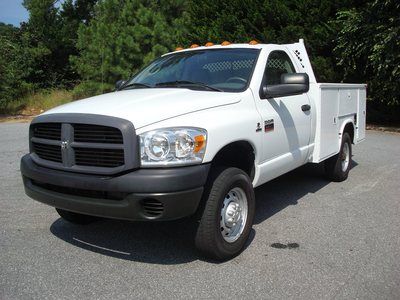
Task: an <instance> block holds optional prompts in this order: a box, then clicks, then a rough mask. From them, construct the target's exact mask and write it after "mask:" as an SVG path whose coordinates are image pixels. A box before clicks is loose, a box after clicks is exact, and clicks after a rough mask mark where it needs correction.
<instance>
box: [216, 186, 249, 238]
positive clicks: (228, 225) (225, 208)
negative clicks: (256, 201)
mask: <svg viewBox="0 0 400 300" xmlns="http://www.w3.org/2000/svg"><path fill="white" fill-rule="evenodd" d="M246 220H247V197H246V194H245V192H244V191H243V190H242V189H241V188H239V187H236V188H233V189H231V190H230V191H229V192H228V194H227V195H226V196H225V199H224V202H223V205H222V210H221V222H220V225H221V234H222V237H223V238H224V240H225V241H227V242H229V243H233V242H234V241H236V240H237V239H238V238H239V237H240V235H241V234H242V232H243V230H244V227H245V225H246Z"/></svg>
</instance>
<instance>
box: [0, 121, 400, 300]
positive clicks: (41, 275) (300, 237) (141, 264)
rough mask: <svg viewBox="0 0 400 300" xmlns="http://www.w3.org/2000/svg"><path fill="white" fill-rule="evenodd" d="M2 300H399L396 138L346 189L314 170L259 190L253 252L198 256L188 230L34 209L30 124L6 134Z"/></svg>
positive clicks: (360, 148) (364, 152)
mask: <svg viewBox="0 0 400 300" xmlns="http://www.w3.org/2000/svg"><path fill="white" fill-rule="evenodd" d="M0 141H1V143H0V176H1V180H0V186H1V188H0V299H1V300H6V299H136V298H163V299H171V298H174V299H176V298H179V299H180V298H213V299H215V298H223V299H228V298H229V299H241V298H252V299H286V298H295V299H354V298H359V299H400V170H399V167H400V135H399V134H391V133H382V132H374V131H368V132H367V139H366V141H365V142H363V143H362V144H360V145H357V146H356V147H354V149H353V155H354V156H353V160H354V165H353V169H352V170H351V171H350V175H349V178H348V180H347V181H345V182H342V183H332V182H329V181H326V180H325V179H324V178H323V176H322V167H321V166H319V165H307V166H304V167H302V168H300V169H297V170H295V171H293V172H290V173H289V174H286V175H284V176H282V177H280V178H278V179H275V180H273V181H271V182H269V183H267V184H265V185H263V186H261V187H259V188H257V189H256V198H257V213H256V220H255V224H254V227H253V231H252V233H251V238H250V242H249V243H248V245H247V248H246V250H245V251H244V252H243V253H242V254H241V255H239V256H238V257H236V258H235V259H233V260H231V261H228V262H224V263H215V262H212V261H207V260H204V259H202V258H201V257H199V255H198V254H197V252H196V251H195V249H194V247H193V244H192V240H191V234H192V229H191V227H190V226H188V224H187V223H186V221H180V222H172V223H131V222H123V221H114V220H103V221H100V222H97V223H94V224H91V225H88V226H84V227H80V226H76V225H72V224H69V223H67V222H65V221H63V220H62V219H60V218H59V216H58V215H57V213H56V212H55V210H54V208H52V207H49V206H46V205H43V204H40V203H38V202H35V201H33V200H31V199H30V198H28V197H27V196H26V195H25V194H24V191H23V186H22V180H21V177H20V173H19V160H20V158H21V156H22V155H23V154H25V153H26V152H27V150H28V124H26V123H14V124H10V123H3V124H0Z"/></svg>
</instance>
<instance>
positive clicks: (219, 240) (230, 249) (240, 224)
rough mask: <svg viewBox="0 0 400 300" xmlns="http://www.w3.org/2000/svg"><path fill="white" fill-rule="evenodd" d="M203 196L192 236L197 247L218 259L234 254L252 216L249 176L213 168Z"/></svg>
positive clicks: (243, 240)
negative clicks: (202, 207)
mask: <svg viewBox="0 0 400 300" xmlns="http://www.w3.org/2000/svg"><path fill="white" fill-rule="evenodd" d="M203 198H204V201H205V207H204V211H203V215H202V217H201V220H200V224H199V226H198V229H197V233H196V237H195V243H196V247H197V249H199V250H200V251H201V252H202V253H203V254H205V255H206V256H208V257H210V258H213V259H218V260H225V259H229V258H231V257H234V256H236V255H238V254H239V253H240V252H241V251H242V249H243V247H244V245H245V243H246V241H247V239H248V237H249V234H250V230H251V228H252V225H253V219H254V212H255V196H254V190H253V186H252V184H251V180H250V178H249V177H248V175H247V174H246V173H245V172H243V171H242V170H240V169H237V168H225V169H218V170H214V172H213V173H212V174H211V175H210V180H209V182H208V184H207V186H206V189H205V192H204V195H203Z"/></svg>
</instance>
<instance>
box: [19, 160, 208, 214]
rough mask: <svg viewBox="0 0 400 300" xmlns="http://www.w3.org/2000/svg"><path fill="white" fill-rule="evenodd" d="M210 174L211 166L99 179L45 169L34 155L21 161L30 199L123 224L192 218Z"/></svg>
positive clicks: (91, 175)
mask: <svg viewBox="0 0 400 300" xmlns="http://www.w3.org/2000/svg"><path fill="white" fill-rule="evenodd" d="M209 169H210V165H209V164H202V165H197V166H190V167H180V168H168V169H139V170H135V171H132V172H130V173H125V174H121V175H117V176H98V175H93V174H90V175H88V174H78V173H71V172H65V171H60V170H54V169H50V168H45V167H41V166H39V165H37V164H36V163H34V162H33V161H32V159H31V157H30V155H29V154H27V155H25V156H24V157H22V159H21V173H22V178H23V181H24V186H25V192H26V194H27V195H28V196H29V197H31V198H33V199H35V200H37V201H40V202H43V203H46V204H48V205H51V206H54V207H57V208H61V209H65V210H69V211H73V212H78V213H82V214H87V215H93V216H100V217H106V218H114V219H124V220H173V219H179V218H182V217H185V216H189V215H192V214H193V213H194V212H195V211H196V209H197V207H198V205H199V203H200V199H201V196H202V193H203V186H204V184H205V182H206V180H207V176H208V171H209Z"/></svg>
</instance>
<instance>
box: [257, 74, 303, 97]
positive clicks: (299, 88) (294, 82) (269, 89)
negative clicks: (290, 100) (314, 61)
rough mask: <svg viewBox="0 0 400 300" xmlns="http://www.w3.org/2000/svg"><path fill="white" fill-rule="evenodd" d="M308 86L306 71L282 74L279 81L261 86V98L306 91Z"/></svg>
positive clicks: (297, 93)
mask: <svg viewBox="0 0 400 300" xmlns="http://www.w3.org/2000/svg"><path fill="white" fill-rule="evenodd" d="M309 88H310V83H309V78H308V75H307V73H292V74H282V75H281V83H280V84H274V85H266V86H263V87H262V89H261V91H260V93H261V95H260V96H262V98H276V97H283V96H292V95H300V94H303V93H307V92H308V90H309Z"/></svg>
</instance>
